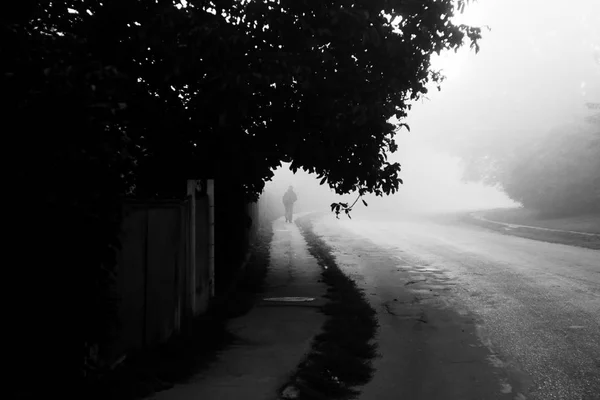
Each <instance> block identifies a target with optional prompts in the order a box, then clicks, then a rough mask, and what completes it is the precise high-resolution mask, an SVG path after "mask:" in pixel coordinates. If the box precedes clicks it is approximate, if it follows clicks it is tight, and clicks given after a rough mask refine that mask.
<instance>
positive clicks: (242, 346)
mask: <svg viewBox="0 0 600 400" xmlns="http://www.w3.org/2000/svg"><path fill="white" fill-rule="evenodd" d="M273 231H274V235H273V241H272V243H271V249H270V257H271V259H270V266H269V271H268V274H267V277H266V282H265V287H266V289H265V293H264V294H263V295H262V296H261V297H262V299H263V300H262V301H259V302H258V304H257V306H256V307H254V308H253V309H252V310H251V311H250V312H249V313H248V314H246V315H244V316H242V317H239V318H236V319H232V320H230V321H229V323H228V329H229V331H230V332H231V333H233V334H234V335H235V336H236V337H237V338H238V340H236V342H235V343H234V344H233V345H232V346H231V347H229V348H228V349H226V350H224V351H223V352H222V353H221V354H220V355H219V357H218V359H217V361H215V363H214V364H213V365H212V366H211V367H209V368H208V370H207V371H205V372H203V373H202V374H200V375H198V376H196V377H194V378H192V379H191V380H190V381H189V382H188V383H186V384H180V385H176V386H175V387H173V388H172V389H169V390H166V391H163V392H160V393H157V394H155V395H154V396H153V397H151V398H150V399H152V400H197V399H202V400H212V399H215V400H234V399H235V400H238V399H245V400H254V399H256V400H276V399H277V398H278V396H277V392H278V390H279V389H281V387H282V386H283V385H284V384H285V383H286V382H287V380H288V378H289V376H290V375H291V374H292V373H293V372H294V371H295V369H296V367H297V366H298V364H299V363H300V361H302V359H303V357H304V355H305V354H306V353H307V352H308V351H309V349H310V345H311V341H312V338H313V337H314V336H315V335H316V334H318V333H319V332H320V330H321V327H322V326H323V323H324V322H325V316H324V315H323V314H321V313H320V312H319V308H318V307H320V306H321V305H322V304H324V301H325V299H324V298H323V295H325V293H326V286H325V284H324V283H321V282H319V281H320V279H321V267H319V265H318V264H317V262H316V260H315V259H314V258H313V257H312V256H311V255H310V254H309V253H308V250H307V247H306V242H305V241H304V239H303V237H302V235H301V233H300V231H299V230H298V227H297V226H296V225H295V224H286V223H285V222H284V221H283V219H278V220H276V221H275V222H274V223H273ZM281 297H308V298H314V300H312V301H300V302H298V301H294V300H295V299H273V298H281ZM265 299H267V300H265Z"/></svg>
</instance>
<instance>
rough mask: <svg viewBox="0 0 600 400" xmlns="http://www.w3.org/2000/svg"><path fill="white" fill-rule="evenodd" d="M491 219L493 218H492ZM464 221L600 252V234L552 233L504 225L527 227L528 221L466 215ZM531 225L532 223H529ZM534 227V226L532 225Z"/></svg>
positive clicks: (511, 233)
mask: <svg viewBox="0 0 600 400" xmlns="http://www.w3.org/2000/svg"><path fill="white" fill-rule="evenodd" d="M483 216H484V218H488V216H487V215H486V214H484V215H483ZM490 218H491V217H490ZM463 220H464V221H465V222H467V223H470V224H473V225H478V226H481V227H484V228H487V229H491V230H494V231H497V232H500V233H503V234H507V235H513V236H519V237H523V238H527V239H533V240H539V241H543V242H550V243H560V244H566V245H569V246H577V247H585V248H588V249H595V250H600V235H599V234H579V233H573V232H564V231H563V232H560V231H552V230H544V229H543V227H541V226H540V227H539V228H542V229H538V228H537V227H534V226H532V227H526V226H518V227H517V226H507V225H504V224H507V223H508V224H517V225H521V224H523V225H527V221H515V220H514V219H511V222H504V221H498V222H499V223H498V222H494V221H493V220H482V219H479V218H476V217H475V216H473V215H470V214H465V215H464V216H463ZM529 223H530V224H531V221H529ZM532 225H533V224H532ZM548 229H556V228H548Z"/></svg>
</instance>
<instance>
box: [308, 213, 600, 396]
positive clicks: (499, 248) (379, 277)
mask: <svg viewBox="0 0 600 400" xmlns="http://www.w3.org/2000/svg"><path fill="white" fill-rule="evenodd" d="M314 230H315V233H317V234H318V235H321V236H322V237H323V239H324V240H325V241H326V242H327V243H328V244H329V245H331V246H332V248H333V249H334V254H335V256H336V259H337V261H338V264H339V266H340V267H341V268H342V269H343V270H344V272H346V273H348V274H349V275H350V276H352V277H353V278H354V279H355V280H356V281H357V283H359V285H360V286H361V287H362V288H363V289H364V290H365V293H366V295H367V298H368V299H369V301H370V302H371V303H372V305H373V307H374V308H375V309H376V310H377V312H378V315H379V321H380V332H379V337H378V344H379V352H380V354H381V357H380V358H378V359H376V361H375V364H374V365H375V368H376V374H375V376H374V378H373V380H372V381H371V382H370V383H369V384H368V385H367V386H366V387H365V388H364V390H363V393H362V395H361V399H398V398H406V399H446V400H450V399H540V400H541V399H600V252H599V251H595V250H589V249H584V248H577V247H570V246H566V245H559V244H551V243H545V242H539V241H534V240H529V239H524V238H519V237H513V236H508V235H502V234H499V233H495V232H492V231H488V230H485V229H484V228H479V227H475V226H470V225H466V224H462V223H458V222H452V221H445V222H433V221H424V220H422V221H417V220H412V221H381V220H379V221H368V220H366V219H363V220H356V219H355V220H348V219H346V218H341V219H340V220H336V219H335V218H334V217H332V216H327V217H324V218H322V219H318V220H315V221H314Z"/></svg>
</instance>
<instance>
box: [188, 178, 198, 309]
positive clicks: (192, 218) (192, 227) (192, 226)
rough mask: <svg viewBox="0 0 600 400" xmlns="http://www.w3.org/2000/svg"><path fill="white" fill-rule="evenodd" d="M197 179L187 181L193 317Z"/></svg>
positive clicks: (189, 280) (189, 287)
mask: <svg viewBox="0 0 600 400" xmlns="http://www.w3.org/2000/svg"><path fill="white" fill-rule="evenodd" d="M197 186H198V183H197V181H195V180H191V179H189V180H188V181H187V195H188V198H189V201H190V208H189V210H190V213H189V215H188V216H187V217H188V221H189V241H190V244H189V246H188V251H189V259H188V265H187V267H188V272H187V279H188V281H187V283H188V290H189V304H190V311H191V315H192V317H193V316H194V315H196V188H197Z"/></svg>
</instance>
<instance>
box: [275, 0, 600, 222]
mask: <svg viewBox="0 0 600 400" xmlns="http://www.w3.org/2000/svg"><path fill="white" fill-rule="evenodd" d="M457 20H458V21H457V22H461V23H462V22H464V23H468V24H472V25H478V26H483V25H487V26H489V27H490V29H491V31H487V30H484V32H483V35H484V38H483V40H482V41H481V43H480V45H481V51H480V52H479V54H475V53H474V52H473V51H471V50H469V49H468V46H466V47H465V48H464V49H461V50H460V51H459V52H458V53H447V54H442V55H441V56H436V58H435V59H434V60H433V66H434V68H437V69H442V70H443V71H444V73H445V75H446V77H447V79H446V81H445V82H444V83H443V85H442V90H441V91H440V92H438V91H437V90H435V89H434V88H433V87H432V88H431V90H430V94H429V95H428V98H427V99H423V100H422V101H419V102H417V103H416V104H414V105H413V109H412V111H411V113H410V115H409V117H408V118H407V120H406V121H403V122H406V123H408V124H409V125H410V127H411V131H410V132H408V131H407V130H405V129H401V130H400V131H399V133H398V135H397V136H396V140H397V142H398V144H399V151H398V152H396V153H395V154H393V155H390V159H391V160H392V161H398V162H400V163H401V165H402V173H401V178H402V179H403V181H404V184H403V185H401V187H400V190H399V192H398V193H397V194H395V195H393V196H389V197H385V198H374V197H373V196H367V197H366V198H365V200H366V201H367V202H368V203H369V207H368V208H365V207H364V206H362V205H357V207H356V209H355V211H354V213H353V215H354V214H356V215H377V214H382V215H389V213H397V214H422V213H429V212H444V211H462V210H473V209H484V208H497V207H512V206H518V204H516V203H514V202H513V201H512V200H510V199H509V198H508V197H507V196H506V195H505V194H504V193H503V192H502V191H501V190H498V189H496V188H492V187H486V186H483V185H481V184H473V183H471V184H467V183H464V182H463V181H462V179H461V178H462V167H461V164H460V159H459V156H460V155H461V154H463V155H464V154H468V153H469V152H473V151H476V150H473V149H477V148H481V146H487V147H490V146H492V147H493V146H496V147H501V146H502V144H503V143H511V144H515V143H516V144H518V143H520V142H523V143H524V142H525V139H526V138H527V137H528V136H534V135H538V134H540V133H542V132H546V131H548V130H549V129H551V128H552V127H555V126H558V125H560V124H563V123H565V122H573V121H580V120H582V119H583V118H584V117H583V116H584V115H585V113H586V108H585V103H586V102H599V101H600V68H598V64H597V61H596V59H595V57H599V55H600V0H573V1H570V2H564V1H559V0H480V1H478V2H476V3H474V4H472V5H471V6H470V7H468V8H467V11H466V13H465V14H464V15H462V16H459V17H458V18H457ZM289 185H292V186H294V188H295V190H296V192H297V194H298V198H299V200H298V203H297V205H296V209H297V211H327V210H329V204H330V203H332V202H337V201H346V202H352V201H354V199H355V197H356V195H348V196H338V195H335V194H334V193H333V192H332V191H331V190H329V189H328V187H326V186H319V184H318V181H317V180H316V178H315V177H314V176H311V175H308V174H305V173H303V172H298V173H296V174H293V173H292V172H291V171H289V169H288V166H287V165H284V166H283V167H282V168H280V169H278V170H277V171H276V174H275V178H274V180H273V182H269V183H268V184H267V186H266V191H267V192H268V193H270V194H272V195H273V196H275V197H277V198H281V196H282V195H283V193H284V191H285V190H286V188H287V187H288V186H289Z"/></svg>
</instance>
